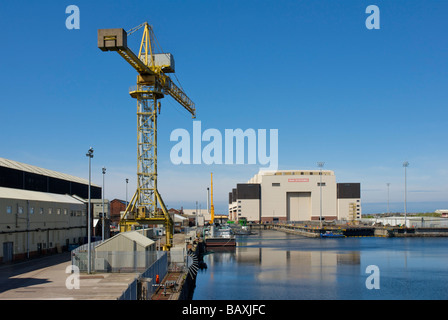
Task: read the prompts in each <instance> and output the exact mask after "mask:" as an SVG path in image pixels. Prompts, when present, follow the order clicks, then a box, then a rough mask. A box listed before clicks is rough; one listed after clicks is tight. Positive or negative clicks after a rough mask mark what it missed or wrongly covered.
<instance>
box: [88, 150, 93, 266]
mask: <svg viewBox="0 0 448 320" xmlns="http://www.w3.org/2000/svg"><path fill="white" fill-rule="evenodd" d="M86 156H87V157H88V158H89V189H88V197H89V206H88V207H87V212H88V214H87V273H88V274H90V272H91V249H90V233H91V231H90V221H91V220H90V185H91V180H92V177H91V160H92V158H93V148H92V147H90V149H89V151H88V152H87V153H86Z"/></svg>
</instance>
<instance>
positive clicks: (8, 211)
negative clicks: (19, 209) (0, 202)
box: [6, 206, 12, 214]
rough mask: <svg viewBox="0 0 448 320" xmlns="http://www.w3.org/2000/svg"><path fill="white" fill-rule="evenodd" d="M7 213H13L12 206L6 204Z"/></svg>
mask: <svg viewBox="0 0 448 320" xmlns="http://www.w3.org/2000/svg"><path fill="white" fill-rule="evenodd" d="M6 213H8V214H11V213H12V207H11V206H6Z"/></svg>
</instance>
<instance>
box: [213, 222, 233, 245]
mask: <svg viewBox="0 0 448 320" xmlns="http://www.w3.org/2000/svg"><path fill="white" fill-rule="evenodd" d="M205 246H206V247H234V246H236V240H235V235H234V234H233V232H232V229H230V227H219V226H215V225H211V226H210V232H209V235H208V236H206V237H205Z"/></svg>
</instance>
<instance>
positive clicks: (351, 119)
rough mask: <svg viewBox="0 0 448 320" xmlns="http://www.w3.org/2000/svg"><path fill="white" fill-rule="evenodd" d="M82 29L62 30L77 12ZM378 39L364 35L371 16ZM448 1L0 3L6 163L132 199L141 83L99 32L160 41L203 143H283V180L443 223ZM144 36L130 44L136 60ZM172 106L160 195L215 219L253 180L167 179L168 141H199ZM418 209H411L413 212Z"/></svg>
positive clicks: (242, 168) (227, 176)
mask: <svg viewBox="0 0 448 320" xmlns="http://www.w3.org/2000/svg"><path fill="white" fill-rule="evenodd" d="M71 4H74V5H77V6H78V7H79V9H80V29H79V30H68V29H67V28H66V27H65V20H66V18H67V17H68V14H66V13H65V9H66V7H67V6H68V5H71ZM371 4H374V5H377V6H378V7H379V9H380V17H381V20H380V23H381V24H380V29H379V30H368V29H367V28H366V27H365V20H366V18H367V17H368V14H366V13H365V10H366V7H367V6H368V5H371ZM446 12H448V1H442V0H441V1H435V0H431V1H430V0H426V1H420V0H413V1H404V0H403V1H402V0H393V1H390V0H389V1H381V0H373V1H363V0H339V1H334V0H302V1H298V0H295V1H285V0H279V1H262V0H258V1H254V0H239V1H235V0H225V1H224V0H213V1H210V0H208V1H199V0H188V1H185V0H184V1H180V0H171V1H77V0H74V1H2V2H1V3H0V27H1V28H2V30H3V37H2V38H3V45H2V48H3V50H2V51H1V53H0V56H1V59H0V70H1V73H0V88H1V89H0V90H1V95H0V108H1V119H2V125H1V126H0V135H1V137H2V139H1V140H0V150H1V154H0V156H1V157H4V158H7V159H12V160H16V161H21V162H25V163H29V164H33V165H36V166H41V167H44V168H47V169H52V170H57V171H61V172H64V173H68V174H73V175H76V176H80V177H84V178H87V177H88V171H87V169H88V159H87V157H86V156H85V153H86V152H87V150H88V148H89V147H90V146H93V147H94V149H95V157H94V159H93V162H92V168H93V181H94V182H95V183H97V184H101V182H102V175H101V167H102V166H106V167H107V170H108V171H107V175H106V197H108V198H110V199H113V198H122V199H124V198H125V196H126V195H125V182H124V181H125V179H126V178H129V179H130V183H129V193H128V196H129V197H131V196H132V194H133V192H134V190H135V188H136V183H135V181H136V161H137V160H136V114H135V112H136V102H135V100H134V99H132V98H131V97H130V96H129V94H128V88H129V87H130V86H132V85H134V84H135V80H136V72H135V70H134V69H132V68H131V67H130V66H129V65H128V64H127V63H126V62H125V61H124V60H123V59H122V58H121V57H120V56H119V55H118V54H116V53H104V52H102V51H100V50H99V49H98V48H97V43H96V41H97V39H96V37H97V29H100V28H124V29H125V30H129V29H131V28H132V27H134V26H137V25H139V24H140V23H142V22H144V21H148V22H149V23H150V24H151V25H153V27H154V30H155V33H156V36H157V38H158V40H159V43H160V44H161V46H162V48H163V50H164V51H165V52H170V53H172V54H173V55H174V58H175V62H176V75H177V77H178V78H179V80H180V83H181V85H182V87H183V88H184V89H185V91H186V93H187V94H188V96H189V97H190V98H191V99H192V100H193V101H194V102H195V103H196V107H197V120H200V121H201V124H202V128H203V130H205V129H207V128H215V129H218V130H220V131H222V132H224V130H225V129H236V128H241V129H243V130H245V129H248V128H253V129H255V130H257V129H268V130H269V129H278V137H279V138H278V139H279V153H278V160H279V169H315V168H316V167H317V166H316V163H317V162H318V161H324V162H325V168H326V169H330V170H334V171H335V174H336V178H337V181H338V182H361V185H362V199H363V200H362V201H363V210H364V212H365V213H367V212H369V211H385V210H386V206H385V202H386V201H387V187H386V183H388V182H389V183H391V187H390V201H391V203H394V206H393V207H392V206H391V209H393V210H394V211H399V210H403V199H404V170H403V167H402V163H403V161H406V160H407V161H409V163H410V166H409V168H408V176H407V177H408V201H409V205H408V208H409V210H411V211H412V210H413V209H414V210H423V211H433V210H435V209H440V208H441V207H440V206H446V207H448V184H447V181H448V166H447V160H446V159H448V152H447V142H446V141H447V136H448V131H447V119H448V117H447V116H448V111H447V108H446V107H447V102H448V90H447V89H446V88H447V84H448V40H447V37H446ZM140 37H141V33H136V34H134V35H132V36H131V38H130V39H129V46H130V47H131V49H133V50H134V51H137V50H138V45H139V42H140ZM192 125H193V123H192V119H191V117H190V116H189V114H188V112H186V111H185V110H183V109H182V107H180V106H179V105H178V104H177V103H176V102H175V101H174V100H173V99H171V98H169V97H167V98H165V99H163V100H162V113H161V115H160V117H159V133H158V135H159V137H158V143H159V144H158V146H159V165H158V169H159V189H160V193H161V194H162V197H163V198H164V201H165V203H166V204H167V205H168V206H169V207H180V206H183V207H184V208H193V207H194V206H195V202H196V201H199V203H201V206H202V208H204V207H205V206H206V195H207V193H206V188H207V186H208V185H209V178H210V172H212V171H213V173H214V182H215V184H214V187H215V194H214V197H215V206H216V208H217V211H219V213H224V212H226V208H227V205H226V204H227V197H228V192H229V191H230V189H231V188H232V187H234V186H235V185H236V183H239V182H246V181H247V180H248V179H249V178H251V177H252V176H253V175H254V174H255V173H257V172H258V169H259V167H260V165H247V164H246V165H174V164H172V163H171V161H170V157H169V155H170V150H171V148H172V147H173V146H174V145H175V142H172V141H170V133H171V132H172V131H173V130H175V129H177V128H184V129H187V130H189V131H190V132H192ZM412 203H415V206H414V207H413V204H412Z"/></svg>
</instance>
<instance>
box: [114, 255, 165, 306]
mask: <svg viewBox="0 0 448 320" xmlns="http://www.w3.org/2000/svg"><path fill="white" fill-rule="evenodd" d="M157 255H158V258H157V260H156V261H154V263H153V264H152V265H151V266H150V267H149V268H147V269H146V271H145V272H143V273H142V274H141V275H140V276H138V277H136V278H135V279H134V281H132V282H131V283H130V284H129V286H128V288H127V289H126V290H125V291H123V293H122V295H121V296H120V297H119V298H118V300H138V299H139V298H140V297H141V296H142V295H144V296H145V298H149V297H151V295H152V294H153V293H154V291H155V288H156V287H155V286H154V285H155V284H156V276H157V275H158V276H159V279H163V278H164V277H165V276H166V274H167V272H168V255H167V252H166V251H158V252H157ZM142 282H144V284H145V286H142ZM139 287H140V288H142V287H144V288H145V290H141V291H143V292H140V293H139Z"/></svg>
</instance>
